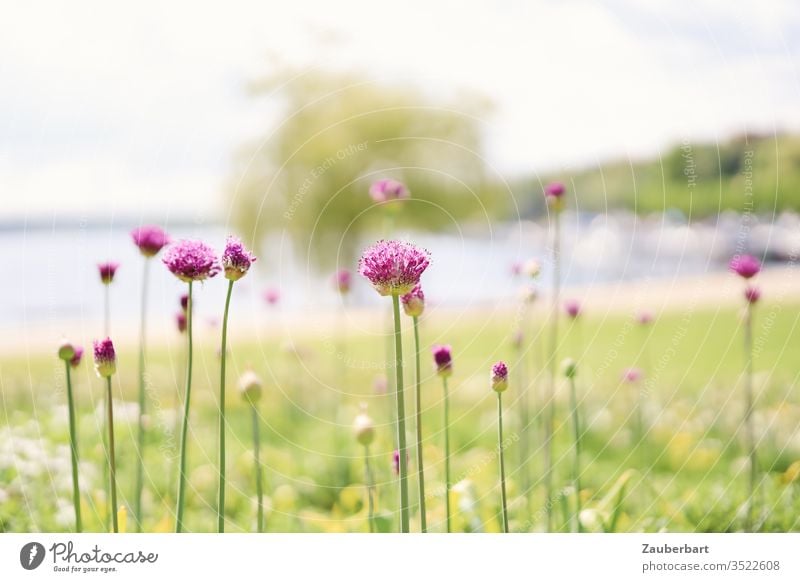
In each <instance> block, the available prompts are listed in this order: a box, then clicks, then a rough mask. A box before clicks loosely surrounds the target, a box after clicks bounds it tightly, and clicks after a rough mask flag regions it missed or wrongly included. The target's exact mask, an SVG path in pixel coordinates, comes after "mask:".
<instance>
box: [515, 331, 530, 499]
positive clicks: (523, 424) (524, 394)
mask: <svg viewBox="0 0 800 582" xmlns="http://www.w3.org/2000/svg"><path fill="white" fill-rule="evenodd" d="M524 353H525V349H524V343H520V345H519V347H518V348H517V357H516V361H517V365H518V369H517V376H518V377H519V385H520V386H521V392H520V396H519V405H518V412H519V434H520V443H519V471H520V473H521V476H520V480H521V481H522V495H523V496H524V497H527V495H528V491H529V490H530V471H529V467H528V458H529V456H530V454H529V452H528V429H529V427H528V425H529V424H530V402H529V392H528V390H529V389H530V386H529V384H528V378H527V368H526V366H525V357H524Z"/></svg>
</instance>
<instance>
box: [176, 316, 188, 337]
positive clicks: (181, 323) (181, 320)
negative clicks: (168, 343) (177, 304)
mask: <svg viewBox="0 0 800 582" xmlns="http://www.w3.org/2000/svg"><path fill="white" fill-rule="evenodd" d="M175 323H176V324H177V325H178V332H180V333H183V332H185V331H186V312H185V311H179V312H178V313H176V314H175Z"/></svg>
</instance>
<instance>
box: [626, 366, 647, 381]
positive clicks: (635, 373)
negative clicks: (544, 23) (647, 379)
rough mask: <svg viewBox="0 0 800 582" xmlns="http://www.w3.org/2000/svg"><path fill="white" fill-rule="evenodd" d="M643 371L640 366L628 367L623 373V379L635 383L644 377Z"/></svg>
mask: <svg viewBox="0 0 800 582" xmlns="http://www.w3.org/2000/svg"><path fill="white" fill-rule="evenodd" d="M642 376H643V374H642V371H641V370H640V369H639V368H628V369H627V370H625V371H624V372H623V373H622V379H623V381H625V382H628V383H629V384H635V383H636V382H638V381H639V380H641V379H642Z"/></svg>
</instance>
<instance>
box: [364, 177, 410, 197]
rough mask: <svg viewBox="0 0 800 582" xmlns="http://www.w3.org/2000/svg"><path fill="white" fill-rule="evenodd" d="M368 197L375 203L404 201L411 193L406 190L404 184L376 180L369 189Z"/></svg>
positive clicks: (388, 179)
mask: <svg viewBox="0 0 800 582" xmlns="http://www.w3.org/2000/svg"><path fill="white" fill-rule="evenodd" d="M369 195H370V196H371V197H372V199H373V200H374V201H375V202H378V203H380V202H391V201H392V200H404V199H406V198H408V197H409V196H410V195H411V193H410V192H409V191H408V188H406V186H405V184H403V183H402V182H398V181H397V180H392V179H391V178H386V179H384V180H378V181H377V182H374V183H373V184H372V186H370V187H369Z"/></svg>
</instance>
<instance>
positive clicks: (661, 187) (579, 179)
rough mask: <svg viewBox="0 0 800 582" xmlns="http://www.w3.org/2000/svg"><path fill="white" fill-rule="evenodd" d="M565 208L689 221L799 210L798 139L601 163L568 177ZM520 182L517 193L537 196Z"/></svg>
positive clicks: (750, 140)
mask: <svg viewBox="0 0 800 582" xmlns="http://www.w3.org/2000/svg"><path fill="white" fill-rule="evenodd" d="M557 177H558V178H561V179H563V180H565V181H567V182H569V183H570V184H571V188H570V191H571V194H572V196H574V199H573V200H572V201H571V203H572V205H573V206H577V207H578V208H580V209H581V210H584V211H590V212H606V211H608V210H613V209H617V208H625V209H629V210H635V211H637V212H648V213H649V212H664V211H667V210H680V211H681V212H683V213H684V214H686V215H687V216H691V217H692V218H705V217H708V216H714V215H716V214H717V213H718V212H720V211H722V210H734V211H736V212H750V211H752V212H756V213H762V214H763V213H772V212H773V211H777V212H780V211H782V210H797V209H798V208H800V137H798V136H793V135H773V136H754V135H750V136H739V137H735V138H733V139H730V140H727V141H724V142H720V143H711V144H708V143H706V144H703V143H699V144H698V143H684V144H680V145H677V146H674V147H672V148H671V149H670V150H669V151H667V153H666V154H665V155H663V156H662V157H661V158H659V159H655V160H644V161H637V160H629V161H617V162H611V163H603V164H602V165H601V166H600V167H595V168H587V169H585V170H582V171H579V172H576V173H574V174H571V175H561V176H557ZM538 184H539V182H538V180H537V181H533V180H530V179H528V180H523V182H522V183H521V184H519V185H518V186H519V188H529V189H530V188H538V189H540V187H539V186H538Z"/></svg>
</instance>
